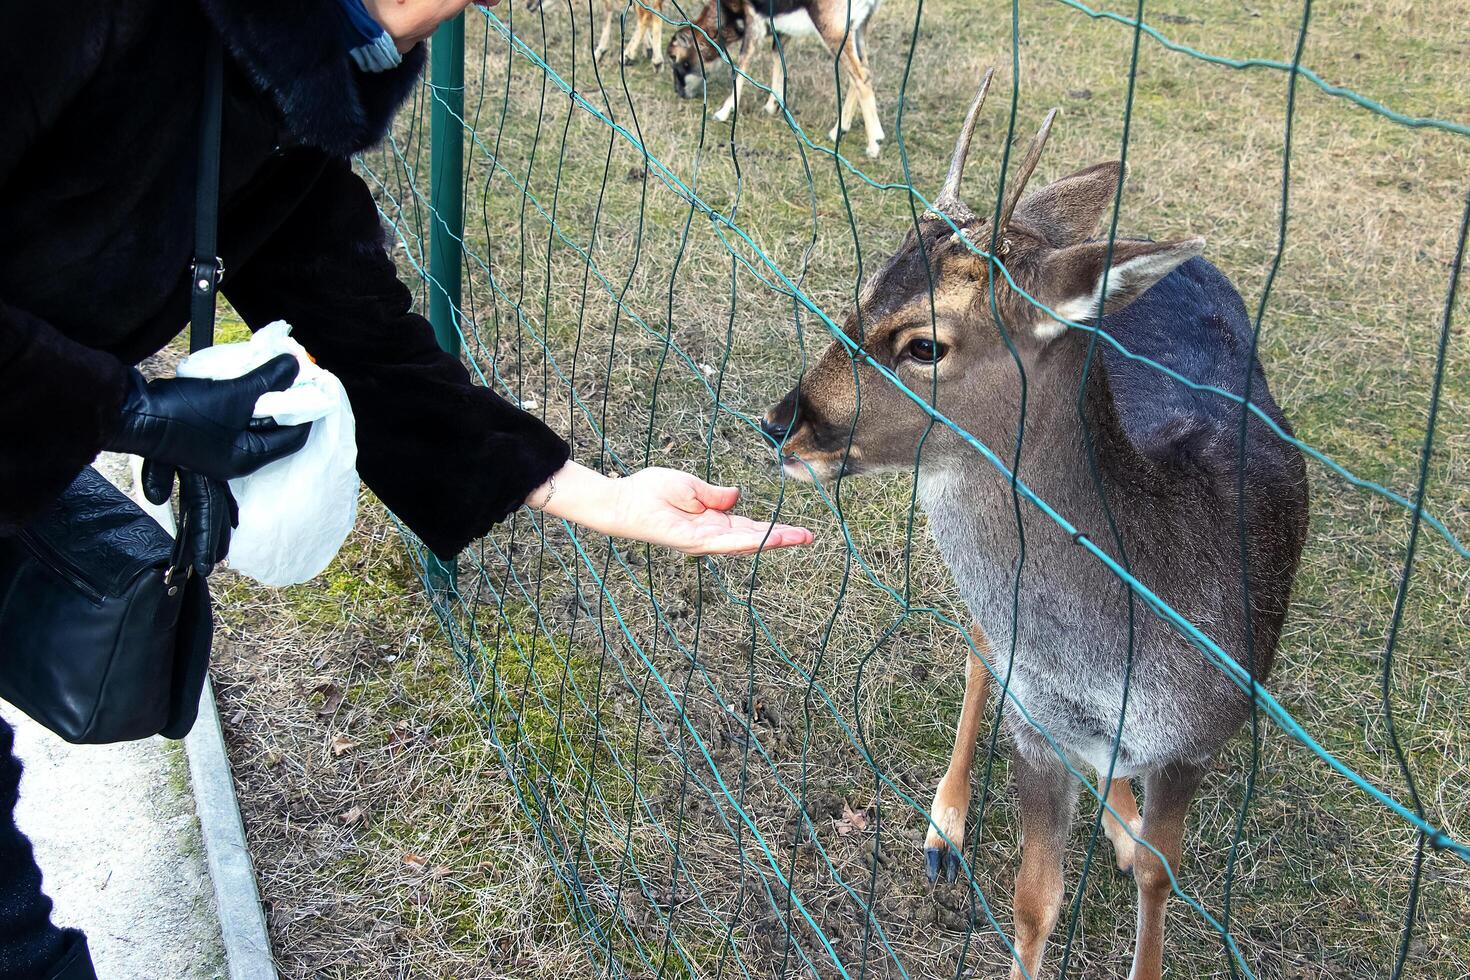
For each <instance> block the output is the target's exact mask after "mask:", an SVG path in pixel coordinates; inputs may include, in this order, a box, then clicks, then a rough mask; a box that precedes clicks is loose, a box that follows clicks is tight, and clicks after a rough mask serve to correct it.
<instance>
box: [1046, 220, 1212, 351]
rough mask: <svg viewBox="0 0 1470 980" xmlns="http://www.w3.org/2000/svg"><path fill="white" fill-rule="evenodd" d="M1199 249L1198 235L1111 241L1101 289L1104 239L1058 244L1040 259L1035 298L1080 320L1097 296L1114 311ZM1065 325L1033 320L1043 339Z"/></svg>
mask: <svg viewBox="0 0 1470 980" xmlns="http://www.w3.org/2000/svg"><path fill="white" fill-rule="evenodd" d="M1204 250H1205V240H1204V239H1203V238H1185V239H1181V240H1179V241H1174V242H1135V241H1120V242H1115V243H1114V245H1113V262H1112V265H1111V267H1109V268H1108V270H1107V289H1106V290H1104V289H1103V266H1104V264H1105V263H1106V262H1107V257H1108V243H1107V242H1086V243H1084V244H1082V245H1073V246H1071V247H1070V248H1062V249H1057V250H1056V251H1055V252H1052V253H1051V254H1049V255H1048V256H1047V257H1046V258H1045V259H1044V260H1043V261H1042V264H1041V288H1040V290H1039V298H1042V299H1043V300H1044V301H1045V302H1046V305H1047V306H1050V307H1051V308H1052V309H1053V310H1055V311H1056V312H1057V313H1058V314H1059V315H1061V316H1062V317H1064V318H1065V319H1068V320H1072V321H1075V322H1079V323H1080V322H1083V321H1086V320H1092V319H1095V318H1096V317H1097V315H1098V303H1099V302H1102V303H1103V304H1104V305H1105V307H1106V311H1107V312H1108V313H1116V312H1118V311H1119V310H1121V309H1123V307H1125V306H1127V305H1128V304H1129V303H1131V302H1133V301H1134V300H1135V299H1137V298H1138V297H1140V296H1142V295H1143V294H1144V293H1146V292H1148V290H1149V288H1150V287H1152V286H1153V285H1154V283H1156V282H1158V281H1159V280H1160V279H1162V278H1164V277H1165V276H1167V275H1168V274H1169V273H1171V272H1173V271H1174V270H1175V269H1177V268H1178V267H1179V266H1180V265H1182V264H1183V263H1185V262H1188V261H1189V260H1190V259H1192V258H1194V257H1195V256H1197V255H1199V254H1201V253H1202V252H1204ZM1104 292H1106V294H1107V295H1106V296H1104V295H1103V293H1104ZM1064 329H1066V328H1065V327H1064V326H1063V325H1062V324H1061V323H1060V322H1058V321H1056V320H1053V319H1051V318H1049V317H1048V318H1046V320H1045V322H1044V323H1043V324H1041V325H1039V326H1037V328H1036V335H1037V336H1038V337H1039V338H1041V339H1042V340H1050V339H1052V338H1053V337H1056V336H1059V335H1060V334H1061V333H1062V331H1063V330H1064Z"/></svg>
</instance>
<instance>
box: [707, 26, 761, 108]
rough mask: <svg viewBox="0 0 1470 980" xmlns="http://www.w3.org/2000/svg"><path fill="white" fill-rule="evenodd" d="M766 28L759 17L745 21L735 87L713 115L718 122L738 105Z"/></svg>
mask: <svg viewBox="0 0 1470 980" xmlns="http://www.w3.org/2000/svg"><path fill="white" fill-rule="evenodd" d="M766 26H767V25H766V22H765V21H764V20H763V19H761V18H759V17H751V18H749V19H748V20H747V21H746V27H745V35H744V37H742V38H741V40H740V64H739V65H737V66H736V70H735V85H734V87H733V88H732V89H731V90H730V95H729V97H727V98H726V99H725V104H724V105H722V106H720V109H719V111H718V112H716V113H715V118H716V119H718V120H719V121H720V122H724V121H725V120H727V119H729V118H730V113H731V112H733V111H735V107H736V106H737V105H739V104H740V93H741V92H742V91H744V89H745V78H746V76H747V75H748V74H749V72H750V63H751V62H752V61H753V60H755V52H756V49H757V48H758V47H760V42H761V39H762V38H764V37H765V34H766Z"/></svg>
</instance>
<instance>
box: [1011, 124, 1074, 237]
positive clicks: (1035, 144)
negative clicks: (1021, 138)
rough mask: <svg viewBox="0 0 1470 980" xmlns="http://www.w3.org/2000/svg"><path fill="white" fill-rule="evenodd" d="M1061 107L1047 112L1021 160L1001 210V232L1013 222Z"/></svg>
mask: <svg viewBox="0 0 1470 980" xmlns="http://www.w3.org/2000/svg"><path fill="white" fill-rule="evenodd" d="M1059 111H1061V110H1059V109H1055V108H1054V109H1052V110H1051V111H1050V112H1048V113H1047V114H1046V119H1044V120H1043V121H1042V123H1041V128H1040V129H1038V130H1037V131H1036V135H1035V136H1034V137H1032V138H1031V145H1030V146H1028V147H1027V148H1026V156H1025V158H1024V159H1022V161H1021V168H1020V170H1018V171H1017V172H1016V179H1015V180H1014V181H1012V183H1011V186H1010V189H1009V190H1008V191H1007V192H1006V202H1005V207H1003V208H1002V209H1001V212H1000V222H999V223H998V224H997V225H996V228H998V229H999V230H1000V233H1001V234H1005V230H1006V225H1008V224H1010V223H1011V215H1012V214H1014V213H1015V211H1016V205H1017V204H1020V203H1021V195H1022V194H1024V193H1026V182H1027V181H1029V180H1030V179H1031V173H1032V171H1034V170H1035V169H1036V163H1037V161H1038V160H1040V159H1041V148H1042V147H1043V146H1045V145H1046V137H1047V135H1048V134H1049V133H1050V132H1051V123H1052V120H1053V119H1055V118H1056V117H1057V113H1058V112H1059Z"/></svg>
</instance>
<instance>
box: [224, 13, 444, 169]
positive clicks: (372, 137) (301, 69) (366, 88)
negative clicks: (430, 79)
mask: <svg viewBox="0 0 1470 980" xmlns="http://www.w3.org/2000/svg"><path fill="white" fill-rule="evenodd" d="M200 5H201V6H202V7H203V8H204V12H205V14H206V16H208V18H209V20H210V22H211V23H212V24H213V25H214V27H215V29H216V30H218V31H219V32H220V34H221V36H222V37H223V38H224V42H225V49H226V50H227V51H228V52H230V54H231V56H232V57H233V59H234V60H235V61H236V62H237V63H238V64H239V65H240V67H241V68H242V69H244V70H245V72H246V73H247V74H248V75H249V76H250V79H251V80H252V81H253V82H254V83H255V85H256V86H257V87H259V88H260V89H261V90H262V91H264V92H266V93H268V94H269V95H270V96H271V98H272V100H274V102H275V104H276V107H277V108H278V109H279V110H280V112H281V116H282V118H283V120H284V123H285V126H286V129H287V130H288V131H289V132H290V133H291V135H292V136H293V137H295V138H296V139H297V140H298V141H300V142H301V143H304V144H307V145H309V146H315V147H318V148H320V149H323V150H326V151H327V152H328V153H332V154H334V155H337V156H350V155H352V154H354V153H357V152H359V151H361V150H363V149H366V148H367V147H369V146H372V145H373V144H374V143H376V142H378V141H379V140H381V139H382V138H383V134H384V133H385V132H387V129H388V124H389V123H390V122H392V119H393V113H394V112H395V111H396V110H397V109H398V106H399V104H400V103H401V102H402V101H403V100H404V99H405V98H407V96H408V94H409V93H410V92H411V91H412V90H413V86H414V84H415V83H416V82H417V80H418V75H419V71H420V69H421V68H422V67H423V64H424V45H422V44H420V45H418V46H416V47H415V48H414V49H413V50H412V51H410V52H409V53H408V54H406V55H404V56H403V64H402V65H400V66H399V67H397V68H395V69H393V70H392V71H385V72H380V73H378V74H368V73H365V72H361V71H359V70H357V68H356V66H354V65H353V63H352V59H351V58H349V57H348V55H347V49H346V42H345V41H344V35H343V16H342V13H341V11H340V10H339V9H338V7H337V3H336V0H200Z"/></svg>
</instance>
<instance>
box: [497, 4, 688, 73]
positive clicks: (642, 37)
mask: <svg viewBox="0 0 1470 980" xmlns="http://www.w3.org/2000/svg"><path fill="white" fill-rule="evenodd" d="M543 3H544V0H526V9H527V10H529V11H531V12H532V13H534V12H536V11H537V10H540V9H541V7H542V4H543ZM630 8H631V9H630ZM663 9H664V0H603V5H602V33H601V34H600V35H598V38H597V46H596V47H595V48H593V50H592V56H593V57H594V58H596V59H597V60H598V61H601V60H602V56H603V55H605V54H607V50H608V46H609V45H610V44H611V41H612V25H613V18H614V16H615V15H617V14H620V13H623V12H624V11H628V12H631V13H633V14H634V15H635V16H634V22H633V36H632V37H630V38H628V42H627V44H625V45H624V46H623V63H624V64H628V65H631V64H632V63H633V62H635V61H637V60H638V56H639V55H640V54H641V53H642V49H643V48H644V47H647V48H648V60H649V63H650V64H652V65H653V68H654V70H655V71H657V70H658V69H660V68H662V67H663V64H664V52H663V45H664V19H663V16H662V13H663Z"/></svg>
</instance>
